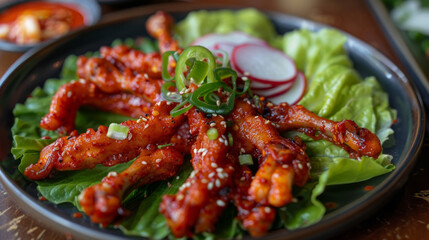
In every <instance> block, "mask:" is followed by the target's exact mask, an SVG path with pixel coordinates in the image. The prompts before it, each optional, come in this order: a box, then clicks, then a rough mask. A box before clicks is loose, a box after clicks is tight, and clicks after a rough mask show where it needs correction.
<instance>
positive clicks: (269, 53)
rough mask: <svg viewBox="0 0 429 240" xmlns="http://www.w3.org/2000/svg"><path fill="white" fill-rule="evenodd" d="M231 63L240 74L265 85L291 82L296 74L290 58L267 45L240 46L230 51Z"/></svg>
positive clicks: (245, 44) (248, 44) (247, 44)
mask: <svg viewBox="0 0 429 240" xmlns="http://www.w3.org/2000/svg"><path fill="white" fill-rule="evenodd" d="M231 62H232V64H233V66H234V67H235V68H236V70H237V71H238V72H239V73H240V74H242V75H245V76H248V77H249V78H250V79H252V80H254V81H257V82H260V83H265V84H272V85H280V84H283V83H287V82H291V81H293V80H294V79H295V77H296V74H297V72H298V71H297V69H296V65H295V63H294V61H293V60H292V59H291V58H290V57H288V56H287V55H286V54H285V53H283V52H282V51H279V50H277V49H275V48H272V47H270V46H268V45H261V44H254V43H244V44H241V45H239V46H237V47H235V48H234V50H233V51H232V54H231Z"/></svg>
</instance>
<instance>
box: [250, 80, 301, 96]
mask: <svg viewBox="0 0 429 240" xmlns="http://www.w3.org/2000/svg"><path fill="white" fill-rule="evenodd" d="M284 85H286V88H285V89H281V90H279V91H278V92H274V93H272V94H269V95H264V94H263V92H264V91H267V90H270V89H266V90H263V91H262V92H260V91H258V90H255V91H254V92H255V94H257V95H261V96H264V97H266V98H273V97H277V96H279V95H282V94H284V93H286V92H287V91H289V90H290V89H291V88H292V87H293V85H294V83H292V82H290V83H286V84H284ZM274 87H279V86H274ZM261 93H262V94H261Z"/></svg>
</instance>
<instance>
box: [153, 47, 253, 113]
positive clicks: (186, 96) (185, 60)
mask: <svg viewBox="0 0 429 240" xmlns="http://www.w3.org/2000/svg"><path fill="white" fill-rule="evenodd" d="M170 56H172V57H173V58H174V59H175V60H176V61H177V63H176V69H175V76H173V77H172V76H171V75H170V74H169V72H168V66H169V65H168V64H169V58H170ZM225 61H228V57H227V56H226V57H224V62H223V63H222V65H226V64H225ZM216 67H217V63H216V60H215V56H214V55H213V54H212V53H211V52H210V51H209V50H208V49H207V48H204V47H201V46H191V47H189V48H186V49H185V50H184V51H183V52H182V54H180V56H178V55H177V52H176V53H175V52H172V51H169V52H165V53H164V54H163V55H162V75H163V79H164V80H165V81H167V82H166V83H164V85H163V86H162V87H161V97H162V98H163V99H164V100H167V101H170V102H178V103H180V104H179V105H177V106H176V107H175V108H174V109H173V110H172V111H171V112H170V115H171V116H172V117H175V116H179V115H180V114H183V113H185V112H187V111H188V110H189V109H191V108H192V107H196V108H198V109H199V110H201V111H203V112H205V113H208V114H213V113H216V114H221V115H226V114H228V113H230V112H231V111H232V110H233V108H234V102H235V97H236V96H237V95H242V94H244V93H246V92H249V94H251V92H250V88H249V86H250V81H244V87H243V91H241V92H238V91H237V73H236V72H235V71H234V70H232V69H231V68H227V67H218V68H216ZM185 73H186V74H185ZM185 75H186V77H185ZM224 81H230V82H231V85H232V88H231V87H230V85H228V84H227V83H225V82H224ZM190 82H192V83H194V84H197V85H198V86H199V87H198V88H197V89H196V90H194V91H193V92H192V93H191V92H190V91H189V90H188V89H187V87H188V86H189V84H190ZM173 88H174V90H173ZM219 89H222V90H223V91H224V92H226V93H227V96H228V97H225V98H226V100H225V99H223V100H224V101H222V99H221V97H219V95H218V94H217V93H216V92H217V91H218V90H219ZM185 105H186V106H185Z"/></svg>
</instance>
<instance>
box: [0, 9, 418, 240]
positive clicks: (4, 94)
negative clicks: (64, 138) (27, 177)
mask: <svg viewBox="0 0 429 240" xmlns="http://www.w3.org/2000/svg"><path fill="white" fill-rule="evenodd" d="M200 7H201V6H198V5H195V4H193V5H187V4H176V5H174V4H169V5H159V6H145V7H144V8H138V9H133V10H128V11H127V12H124V13H121V14H118V15H116V16H115V17H112V18H110V20H109V21H105V22H103V23H101V24H98V25H96V26H93V27H89V28H86V29H83V30H81V31H79V32H76V33H74V34H71V35H69V36H66V37H64V38H61V39H59V40H58V41H56V42H54V43H51V44H50V45H49V46H46V47H44V48H42V49H40V50H38V51H32V52H29V53H27V54H25V55H24V56H23V57H22V58H21V59H19V60H18V62H16V63H15V64H14V65H13V66H12V67H11V68H10V69H9V70H8V72H7V73H6V74H5V75H4V76H3V78H2V79H1V88H0V102H1V106H2V107H1V110H0V142H1V143H2V144H1V146H0V159H1V162H2V164H1V168H0V179H1V181H2V183H3V185H4V186H5V188H6V189H7V190H8V191H9V193H10V195H12V196H13V197H14V198H16V201H17V204H19V205H20V206H21V207H22V208H23V209H24V210H26V211H27V212H29V213H30V214H33V215H34V216H37V219H41V220H42V221H45V222H46V223H47V224H49V225H53V226H57V229H58V231H62V232H71V233H72V234H73V235H74V236H75V237H81V238H83V239H88V238H97V239H129V237H126V236H124V235H123V234H122V233H120V232H118V231H114V230H109V229H101V228H99V227H98V225H95V224H92V223H91V222H90V221H89V220H88V218H86V217H84V218H81V219H76V218H73V217H72V213H73V212H75V211H76V209H74V208H73V207H70V206H69V205H60V206H53V205H52V204H50V203H46V202H41V201H39V200H38V199H37V191H36V190H35V186H34V184H25V182H18V181H14V180H12V178H11V176H12V174H13V173H14V172H15V170H16V165H17V163H16V161H15V160H13V159H12V156H11V154H10V153H9V152H10V148H11V141H12V136H11V133H10V128H11V126H12V124H13V116H12V109H13V108H14V106H15V104H16V103H20V102H24V100H25V99H26V97H27V96H28V95H29V93H30V92H31V91H32V90H33V89H34V88H35V87H36V86H41V85H42V84H43V82H44V81H45V80H46V79H47V78H51V77H57V76H58V75H59V72H60V68H61V65H62V63H63V61H64V59H65V58H66V57H67V56H68V55H70V54H78V55H79V54H83V53H85V52H86V51H94V50H97V49H98V48H99V47H100V46H103V45H109V44H110V43H111V42H112V41H113V40H114V39H117V38H126V37H137V36H142V35H143V36H144V35H146V32H145V30H144V29H145V27H144V26H145V21H146V19H147V18H148V16H149V15H150V14H152V13H154V12H155V11H156V10H159V9H163V10H166V11H168V12H170V13H172V14H173V16H174V17H175V18H176V19H181V18H183V17H185V15H186V11H189V10H194V9H197V8H200ZM177 9H181V10H180V11H182V12H178V10H177ZM267 15H268V16H269V17H270V18H271V19H272V21H273V22H274V24H275V26H276V29H277V32H278V33H285V32H288V31H291V30H293V29H297V28H302V27H305V28H309V29H311V30H317V29H320V28H322V27H326V26H322V25H319V24H317V23H314V22H310V21H306V20H303V19H299V18H295V17H291V16H287V15H283V14H278V13H267ZM346 47H347V49H348V51H349V53H350V57H351V59H352V60H353V62H354V64H355V67H356V69H357V70H358V71H359V73H360V74H361V75H362V76H370V75H371V76H376V77H377V79H378V80H379V81H380V83H381V85H382V87H383V88H384V90H385V91H387V92H388V93H389V96H390V97H389V98H390V99H389V100H390V104H391V106H392V107H393V108H395V109H397V111H398V121H397V123H396V124H395V125H394V126H393V129H394V130H395V135H394V139H395V144H394V145H393V146H392V147H385V149H384V151H385V152H386V153H388V154H391V155H393V157H394V159H393V162H394V164H395V165H396V170H395V171H393V172H392V173H390V174H386V175H383V176H379V177H376V178H374V179H371V180H369V181H366V182H363V183H356V184H349V185H346V186H337V187H330V188H328V189H327V191H326V193H325V194H324V195H323V196H322V198H323V200H326V201H335V202H338V203H339V204H340V207H338V208H337V209H336V210H334V211H332V212H329V213H328V214H327V215H326V216H325V217H324V218H323V219H322V220H321V221H320V222H319V223H317V224H315V225H312V226H310V227H307V228H303V229H298V230H294V231H287V230H284V229H283V230H276V231H273V232H270V233H269V234H268V235H267V236H266V237H267V238H270V239H312V238H326V237H328V236H332V235H333V234H335V233H337V232H339V231H340V230H344V229H345V228H347V227H350V226H351V224H354V223H357V222H358V221H359V220H362V219H363V218H364V217H367V216H368V215H369V214H371V213H373V212H374V211H375V210H377V208H379V207H380V206H381V204H383V203H384V202H385V201H386V200H387V199H389V197H391V196H392V194H393V193H394V192H395V190H397V189H398V188H400V187H401V186H402V185H403V184H404V182H405V180H406V178H407V176H408V174H409V172H410V170H411V168H412V166H413V164H414V162H415V159H416V155H417V153H418V151H419V149H420V146H421V143H422V137H423V132H424V131H423V128H424V126H423V121H424V116H423V114H422V104H421V101H420V100H419V98H418V97H417V96H416V94H415V93H414V91H413V89H412V87H411V86H410V83H409V81H408V79H406V78H405V76H404V75H403V74H402V72H401V71H400V70H399V69H398V68H397V67H396V66H395V65H393V64H392V63H391V62H390V61H389V60H388V59H386V58H385V57H384V56H382V55H381V54H380V53H379V52H377V51H376V50H375V49H373V48H371V47H370V46H368V45H367V44H365V43H363V42H361V41H360V40H358V39H356V38H354V37H351V36H350V37H349V40H348V42H347V45H346ZM365 185H373V186H375V188H374V189H373V190H372V191H369V192H365V191H364V190H363V189H364V186H365Z"/></svg>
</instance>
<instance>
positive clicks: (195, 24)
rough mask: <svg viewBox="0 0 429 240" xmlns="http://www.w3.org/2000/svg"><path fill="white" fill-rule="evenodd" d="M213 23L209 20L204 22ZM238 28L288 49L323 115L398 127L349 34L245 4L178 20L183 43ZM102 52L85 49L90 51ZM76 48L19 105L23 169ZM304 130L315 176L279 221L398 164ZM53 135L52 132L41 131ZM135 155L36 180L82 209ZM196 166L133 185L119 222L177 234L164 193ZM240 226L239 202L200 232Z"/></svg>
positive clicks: (318, 213)
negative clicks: (362, 72)
mask: <svg viewBox="0 0 429 240" xmlns="http://www.w3.org/2000/svg"><path fill="white" fill-rule="evenodd" d="M207 23H210V24H207ZM235 30H240V31H244V32H247V33H249V34H252V35H254V36H257V37H260V38H263V39H265V40H266V41H267V42H269V43H270V44H271V45H273V46H274V47H277V48H279V49H282V50H283V51H285V52H286V53H287V54H288V55H289V56H291V57H292V58H293V59H294V60H295V61H296V64H297V66H298V68H299V69H300V70H301V71H303V72H304V73H305V75H306V77H307V79H308V81H309V85H308V86H309V87H308V90H307V93H306V95H305V96H304V98H303V99H302V100H301V101H300V103H299V104H302V105H304V106H305V107H307V108H308V109H310V110H311V111H313V112H315V113H317V114H318V115H320V116H322V117H325V118H329V119H332V120H335V121H338V120H342V119H352V120H354V121H356V122H357V123H358V124H359V125H360V126H362V127H366V128H368V129H370V130H371V131H373V132H375V133H377V135H378V137H379V138H380V139H381V141H382V142H384V141H386V140H387V138H388V136H389V135H391V134H392V133H393V131H392V129H391V128H390V126H391V124H392V122H393V120H394V119H395V117H396V113H395V111H394V110H392V109H391V108H390V107H389V104H388V97H387V94H386V93H384V92H383V91H382V89H381V88H380V85H379V84H378V83H377V81H376V79H374V78H372V77H370V78H366V79H362V78H361V77H360V76H359V74H358V73H357V72H356V71H355V70H354V69H353V67H352V63H351V61H350V60H349V58H348V57H347V53H346V51H345V49H344V43H345V42H346V37H345V36H344V35H342V34H341V33H339V32H337V31H335V30H328V29H325V30H321V31H319V32H317V33H314V32H310V31H307V30H297V31H293V32H290V33H286V34H284V35H277V34H276V33H275V31H274V27H273V25H272V24H271V23H270V21H269V20H268V19H267V18H266V17H265V16H264V15H263V14H261V13H260V12H258V11H256V10H254V9H245V10H241V11H237V12H232V11H227V10H225V11H218V12H207V11H199V12H192V13H190V14H189V16H188V17H187V18H186V19H185V20H183V21H182V22H180V23H179V24H178V25H177V27H176V32H177V36H176V37H177V38H178V39H179V42H180V44H181V46H186V45H187V44H189V43H190V42H192V41H193V40H195V39H196V38H198V37H200V36H202V35H204V34H206V33H209V32H219V33H226V32H229V31H235ZM120 43H126V44H128V45H130V46H132V47H135V48H137V49H141V50H143V51H145V52H150V51H155V50H156V47H154V46H155V45H154V43H153V42H152V41H150V40H148V39H144V40H143V41H134V40H132V39H126V40H125V41H121V40H118V41H115V42H114V44H120ZM94 54H97V53H88V55H89V56H91V55H94ZM76 59H77V57H76V56H70V57H68V58H67V59H66V61H65V63H64V66H63V69H62V73H61V76H60V78H59V79H48V80H47V81H46V83H45V85H44V86H43V88H37V89H35V90H34V91H33V93H32V97H31V98H28V99H27V100H26V102H25V103H24V104H18V105H17V106H16V107H15V109H14V112H13V113H14V116H15V124H14V126H13V128H12V134H13V136H14V145H13V148H12V154H13V156H14V157H15V159H17V160H20V161H21V162H20V165H19V167H18V169H19V171H20V172H21V173H22V172H23V170H24V169H25V167H27V166H28V165H29V164H31V163H34V162H37V160H38V157H39V152H40V150H41V149H42V148H43V147H44V146H46V145H48V144H49V143H51V142H52V141H54V139H56V138H57V137H58V136H57V134H56V133H55V132H52V131H46V130H44V129H42V128H40V126H39V122H40V119H41V118H42V117H43V116H44V115H45V114H46V113H47V112H48V110H49V105H50V100H51V98H52V96H53V94H55V92H56V90H57V89H58V88H59V87H60V86H61V85H62V84H63V83H65V82H68V81H71V80H72V79H75V78H76V74H75V70H76ZM125 120H127V118H126V117H123V116H119V115H115V114H111V113H106V112H101V111H97V110H93V109H86V108H83V109H81V110H80V111H79V113H78V116H77V119H76V128H77V129H78V131H79V132H84V131H85V130H86V129H87V128H97V127H98V126H99V125H107V124H109V123H111V122H122V121H125ZM294 135H300V136H301V137H302V139H303V140H304V142H305V143H306V144H307V149H306V152H307V154H308V156H309V157H310V161H311V166H312V167H311V181H310V182H308V183H307V184H306V185H305V186H304V187H303V188H295V189H294V196H295V197H297V199H299V201H298V202H296V203H291V204H288V205H287V207H284V208H279V209H278V218H277V219H276V222H275V224H274V226H273V227H274V228H279V227H285V228H288V229H295V228H300V227H304V226H308V225H311V224H314V223H316V222H318V221H320V219H321V218H322V217H323V216H324V214H325V212H326V209H325V206H324V205H323V204H322V203H321V202H320V201H319V200H318V196H320V195H321V194H322V193H323V191H324V189H325V188H326V186H328V185H334V184H346V183H354V182H360V181H364V180H367V179H370V178H373V177H375V176H379V175H382V174H385V173H388V172H390V171H392V170H393V169H394V166H393V165H392V164H391V157H390V156H389V155H386V154H382V155H380V157H379V158H378V159H372V158H367V157H362V158H361V159H359V160H354V159H350V158H349V156H348V154H347V152H345V151H344V150H343V149H341V148H338V147H336V146H334V145H333V144H331V143H330V142H327V141H324V140H319V141H313V140H312V139H311V138H309V137H307V136H305V135H303V134H301V133H298V132H288V133H285V136H286V137H293V136H294ZM43 136H49V137H51V138H52V139H41V137H43ZM130 164H131V163H124V164H119V165H116V166H114V167H111V168H107V167H104V166H97V167H95V168H94V169H91V170H82V171H74V172H61V173H60V174H58V175H56V176H55V177H54V178H52V179H49V180H43V181H38V182H37V184H38V186H37V189H38V190H39V192H40V194H41V195H43V196H44V197H45V198H46V199H48V200H49V201H51V202H53V203H55V204H62V203H71V204H73V205H75V206H76V207H77V208H78V209H80V206H79V203H78V201H77V196H78V195H79V194H80V192H81V191H82V190H83V189H85V188H86V187H88V186H91V185H93V184H96V183H99V182H100V181H101V179H102V178H103V177H104V176H106V175H107V173H108V172H109V171H116V172H121V171H123V170H124V169H125V168H126V167H127V166H129V165H130ZM191 171H192V167H191V165H190V164H185V165H184V166H183V167H182V169H181V171H180V173H179V175H180V178H178V179H176V178H172V179H171V180H170V181H164V182H158V183H154V184H151V185H148V186H143V187H141V188H139V189H137V190H135V191H133V192H132V193H131V194H130V196H128V197H127V199H125V200H124V205H125V207H127V208H128V209H132V210H133V211H132V212H133V214H132V215H131V216H130V217H129V218H128V219H126V220H125V221H123V222H122V223H121V224H120V229H121V230H122V231H123V232H124V233H125V234H127V235H136V236H142V237H149V238H154V239H160V238H165V237H172V236H171V234H170V231H169V229H168V227H167V225H166V222H165V219H164V217H163V216H162V215H161V214H160V213H159V212H158V206H159V203H160V201H161V197H162V195H164V194H171V193H175V192H176V191H177V189H178V188H179V187H180V186H181V184H183V182H184V181H185V180H186V178H187V176H188V175H189V174H190V172H191ZM242 234H244V233H243V230H242V229H241V227H240V226H239V223H238V222H237V220H236V219H235V209H234V207H233V206H231V204H230V206H228V208H227V209H226V211H224V214H223V215H222V216H221V220H220V221H219V223H218V225H217V228H216V232H215V233H204V234H200V235H198V236H196V238H232V237H238V236H241V235H242Z"/></svg>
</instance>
